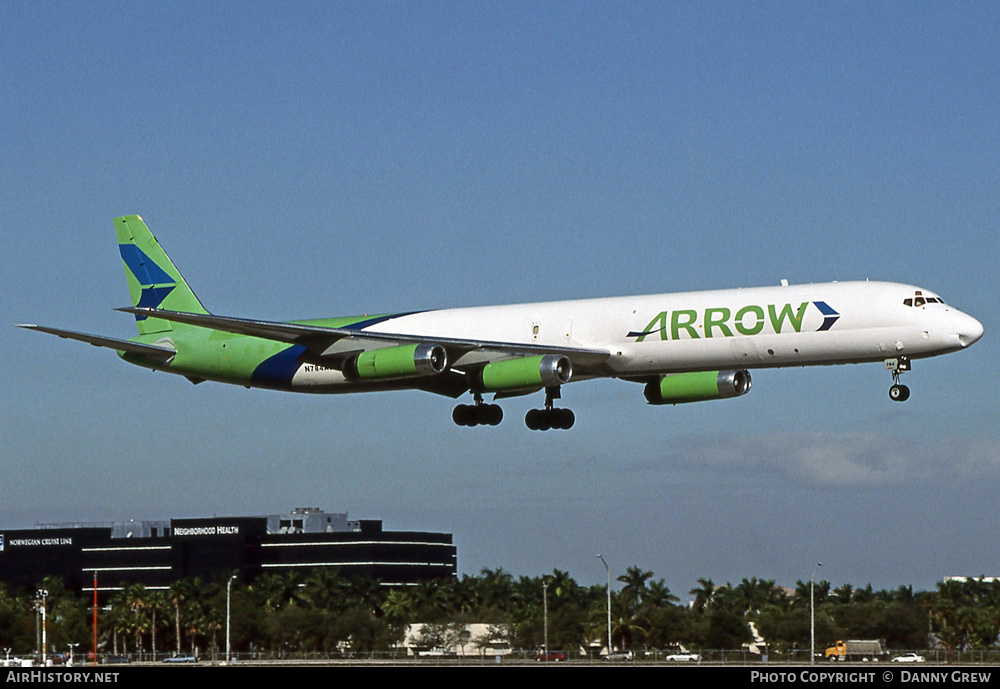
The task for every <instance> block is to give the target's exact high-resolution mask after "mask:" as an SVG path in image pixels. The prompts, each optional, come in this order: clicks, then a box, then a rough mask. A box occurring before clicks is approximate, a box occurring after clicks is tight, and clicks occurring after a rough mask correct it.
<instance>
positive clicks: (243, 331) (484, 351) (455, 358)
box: [118, 307, 611, 371]
mask: <svg viewBox="0 0 1000 689" xmlns="http://www.w3.org/2000/svg"><path fill="white" fill-rule="evenodd" d="M118 310H119V311H124V312H126V313H132V314H136V315H141V316H148V317H150V318H162V319H164V320H168V321H173V322H175V323H186V324H187V325H194V326H198V327H201V328H209V329H212V330H221V331H224V332H230V333H236V334H239V335H249V336H251V337H261V338H264V339H268V340H276V341H278V342H288V343H289V344H297V345H302V346H304V347H306V349H307V350H308V352H309V356H308V358H309V360H311V361H314V362H317V363H326V364H328V365H329V364H334V365H336V364H337V362H338V361H339V360H342V359H344V358H346V357H348V356H351V355H352V354H357V353H359V352H363V351H365V350H368V349H377V348H380V347H389V346H394V345H401V344H412V343H426V344H436V345H441V346H442V347H444V348H445V349H446V350H447V351H448V358H449V361H450V362H451V363H450V365H451V366H452V367H456V368H461V367H464V366H476V365H480V364H486V363H489V362H490V361H495V360H498V359H504V358H513V357H520V356H534V355H537V354H557V355H562V356H565V357H567V358H569V360H570V361H572V362H573V366H574V369H576V368H579V369H582V370H583V371H594V370H595V369H599V368H600V367H601V364H603V363H604V362H605V361H606V360H607V359H608V357H609V356H610V355H611V353H610V352H609V351H607V350H603V349H583V348H578V347H559V346H552V345H539V344H525V343H520V342H494V341H490V340H470V339H463V338H454V337H437V336H433V335H408V334H400V333H381V332H369V331H366V330H358V329H353V328H329V327H324V326H318V325H307V324H302V323H280V322H274V321H259V320H253V319H247V318H233V317H229V316H215V315H211V314H201V313H182V312H179V311H167V310H163V309H152V308H148V307H124V308H120V309H118Z"/></svg>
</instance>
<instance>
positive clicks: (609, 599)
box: [597, 553, 611, 657]
mask: <svg viewBox="0 0 1000 689" xmlns="http://www.w3.org/2000/svg"><path fill="white" fill-rule="evenodd" d="M597 557H598V558H599V559H600V560H601V562H603V563H604V571H605V572H607V574H608V656H609V657H610V656H611V568H610V567H608V561H607V560H605V559H604V557H603V556H602V555H601V554H600V553H598V554H597Z"/></svg>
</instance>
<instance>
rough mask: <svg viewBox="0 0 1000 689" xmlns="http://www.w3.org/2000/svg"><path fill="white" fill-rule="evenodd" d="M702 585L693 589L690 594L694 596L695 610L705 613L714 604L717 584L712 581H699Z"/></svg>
mask: <svg viewBox="0 0 1000 689" xmlns="http://www.w3.org/2000/svg"><path fill="white" fill-rule="evenodd" d="M698 583H699V584H701V586H699V587H698V588H693V589H691V590H690V591H688V593H690V594H691V595H692V596H694V609H695V610H696V611H698V612H705V608H707V607H708V606H709V604H711V602H712V596H714V595H715V584H714V583H712V580H711V579H698Z"/></svg>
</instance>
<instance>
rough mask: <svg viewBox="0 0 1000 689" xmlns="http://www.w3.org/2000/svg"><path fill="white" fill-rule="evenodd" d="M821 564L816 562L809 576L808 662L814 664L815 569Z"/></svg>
mask: <svg viewBox="0 0 1000 689" xmlns="http://www.w3.org/2000/svg"><path fill="white" fill-rule="evenodd" d="M822 566H823V563H822V562H817V563H816V568H814V569H813V573H812V576H811V577H809V664H810V665H815V664H816V569H818V568H820V567H822Z"/></svg>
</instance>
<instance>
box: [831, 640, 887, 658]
mask: <svg viewBox="0 0 1000 689" xmlns="http://www.w3.org/2000/svg"><path fill="white" fill-rule="evenodd" d="M885 654H886V652H885V650H884V649H883V648H882V642H881V641H877V640H873V641H863V640H859V639H850V640H848V641H838V642H837V643H836V644H834V645H833V646H830V648H828V649H826V659H827V660H841V661H846V660H860V661H862V662H868V661H878V660H879V659H880V658H881V657H882V656H884V655H885Z"/></svg>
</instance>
